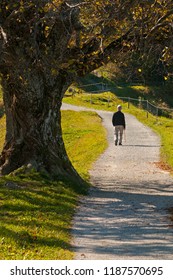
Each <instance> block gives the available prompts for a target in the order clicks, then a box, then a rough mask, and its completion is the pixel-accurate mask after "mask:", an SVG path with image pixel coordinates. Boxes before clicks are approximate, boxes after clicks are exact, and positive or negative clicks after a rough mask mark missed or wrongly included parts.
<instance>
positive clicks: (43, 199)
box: [0, 111, 107, 260]
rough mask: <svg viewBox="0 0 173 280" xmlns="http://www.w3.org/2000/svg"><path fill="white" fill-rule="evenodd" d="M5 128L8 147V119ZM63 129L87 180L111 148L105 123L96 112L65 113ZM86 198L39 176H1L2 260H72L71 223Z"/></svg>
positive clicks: (73, 158) (71, 187)
mask: <svg viewBox="0 0 173 280" xmlns="http://www.w3.org/2000/svg"><path fill="white" fill-rule="evenodd" d="M0 126H1V128H2V129H1V137H0V147H1V148H2V145H3V141H4V136H5V117H3V118H1V119H0ZM62 128H63V137H64V142H65V146H66V149H67V153H68V154H69V157H70V159H71V161H72V162H73V164H74V166H75V168H76V169H77V171H78V172H79V174H80V175H81V176H82V177H83V178H85V179H87V178H88V176H89V175H88V170H89V168H90V167H91V165H92V163H93V162H94V161H95V160H96V158H97V157H98V156H99V154H100V153H102V152H103V150H104V149H105V147H106V145H107V144H106V137H105V130H104V129H103V127H102V125H101V119H100V118H99V117H98V116H97V115H96V114H95V113H92V112H91V113H89V112H81V113H79V112H72V111H63V112H62ZM85 193H86V189H83V188H82V189H81V188H80V186H77V185H75V184H73V183H72V182H69V181H67V180H65V179H63V180H59V181H50V180H48V179H46V178H44V177H42V176H41V175H39V174H37V173H34V172H32V173H31V174H28V175H27V174H25V175H24V174H23V175H22V174H21V175H18V176H15V177H13V176H6V177H1V178H0V216H1V222H0V245H1V250H0V259H1V260H2V259H6V260H9V259H11V260H13V259H15V260H16V259H21V260H23V259H47V260H48V259H56V260H62V259H63V260H65V259H66V260H69V259H72V258H73V252H72V248H71V245H70V241H71V235H70V229H71V223H72V218H73V214H74V211H75V209H76V205H77V202H78V197H79V195H81V194H85Z"/></svg>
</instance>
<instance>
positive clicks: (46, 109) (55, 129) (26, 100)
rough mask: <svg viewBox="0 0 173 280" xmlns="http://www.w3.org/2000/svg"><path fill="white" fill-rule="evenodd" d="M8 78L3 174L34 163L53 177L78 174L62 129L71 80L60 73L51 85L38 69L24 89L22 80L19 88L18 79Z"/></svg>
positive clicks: (6, 85)
mask: <svg viewBox="0 0 173 280" xmlns="http://www.w3.org/2000/svg"><path fill="white" fill-rule="evenodd" d="M33 71H34V70H33ZM6 78H7V77H4V79H3V88H4V103H5V110H6V127H7V131H6V139H5V145H4V148H3V151H2V154H1V159H0V163H1V174H3V175H4V174H9V173H10V172H12V171H14V170H16V169H18V168H19V167H21V166H32V167H34V168H35V169H36V170H38V171H43V170H44V171H46V172H47V173H49V174H51V175H53V176H54V175H55V176H56V175H66V176H74V177H75V176H78V175H77V172H76V171H75V170H74V168H73V167H72V165H71V163H70V161H69V159H68V156H67V154H66V150H65V147H64V143H63V139H62V131H61V112H60V107H61V101H62V97H63V94H64V92H65V90H66V89H67V87H68V85H69V83H70V82H68V80H67V78H66V77H65V76H64V75H63V74H61V75H59V77H58V78H57V83H56V85H54V87H53V88H52V87H51V85H50V84H48V83H46V85H45V81H44V76H41V74H40V73H39V74H38V71H35V73H32V74H31V75H30V77H29V79H28V80H27V85H26V87H25V90H24V88H23V83H24V81H23V80H21V85H22V86H21V89H20V87H19V85H20V83H19V81H15V80H14V79H13V81H12V80H11V81H9V79H8V81H7V79H6ZM16 89H17V91H16Z"/></svg>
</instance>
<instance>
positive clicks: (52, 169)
mask: <svg viewBox="0 0 173 280" xmlns="http://www.w3.org/2000/svg"><path fill="white" fill-rule="evenodd" d="M172 14H173V4H172V1H171V0H168V1H164V0H160V1H159V0H158V1H142V0H141V1H140V0H138V1H137V0H132V1H130V0H117V1H116V0H115V1H112V0H101V1H98V0H93V1H89V0H85V1H81V0H80V1H75V0H68V1H63V0H49V1H48V0H42V1H36V0H32V1H28V0H20V1H12V0H1V2H0V72H1V79H2V86H3V91H4V104H5V110H6V123H7V124H6V126H7V133H6V139H5V145H4V148H3V151H2V155H1V160H0V165H1V173H2V174H8V173H10V172H11V171H13V170H16V169H17V168H19V167H21V166H23V165H28V164H30V165H31V166H33V167H34V168H36V169H37V170H38V171H39V170H46V171H47V172H48V173H50V174H52V175H58V174H65V175H69V176H73V177H77V176H78V175H77V173H76V171H75V170H74V169H73V167H72V165H71V163H70V161H69V159H68V157H67V154H66V151H65V148H64V144H63V139H62V131H61V114H60V108H61V103H62V98H63V95H64V93H65V91H66V90H67V88H68V87H69V86H70V84H71V83H72V82H74V81H75V80H76V78H77V77H79V76H84V75H85V74H87V73H89V72H91V71H92V70H94V69H96V68H98V67H100V66H101V65H103V64H106V63H107V62H108V61H110V59H115V58H116V59H121V57H123V55H122V54H123V53H126V54H127V53H128V54H130V55H132V54H135V53H136V52H138V53H140V57H142V55H143V54H145V55H146V56H147V54H148V53H149V50H150V47H154V46H157V48H158V46H159V47H160V48H159V51H160V53H162V52H163V50H164V49H165V47H167V48H168V49H171V48H172V19H173V16H172ZM69 121H70V120H69Z"/></svg>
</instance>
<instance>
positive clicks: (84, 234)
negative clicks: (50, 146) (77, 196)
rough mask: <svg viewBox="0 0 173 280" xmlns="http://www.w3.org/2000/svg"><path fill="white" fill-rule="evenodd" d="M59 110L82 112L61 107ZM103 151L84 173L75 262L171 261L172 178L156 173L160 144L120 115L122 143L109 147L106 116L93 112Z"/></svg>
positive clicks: (75, 233)
mask: <svg viewBox="0 0 173 280" xmlns="http://www.w3.org/2000/svg"><path fill="white" fill-rule="evenodd" d="M63 108H64V109H72V110H85V109H84V108H82V107H74V106H70V105H63ZM97 112H98V114H99V115H100V116H101V118H102V119H103V125H104V126H105V127H106V129H107V138H108V142H109V147H108V148H107V150H106V151H105V152H104V153H103V154H102V155H101V156H100V158H99V159H98V160H97V162H96V163H95V164H94V166H93V169H92V170H91V171H90V174H91V183H92V185H93V186H94V187H92V188H91V189H90V192H89V195H88V196H86V197H84V198H81V201H80V205H79V207H78V209H77V212H76V215H75V217H74V225H73V229H72V234H73V244H72V245H73V246H74V252H75V259H78V260H79V259H89V260H91V259H93V260H101V259H107V260H111V259H172V258H173V224H171V221H170V218H169V216H168V212H167V210H166V208H168V207H172V206H173V195H172V194H173V177H171V176H170V175H169V173H168V172H165V171H163V170H161V169H159V168H158V167H157V166H156V164H155V163H156V162H158V161H159V150H160V140H159V137H158V136H157V135H156V134H155V133H154V132H153V131H152V130H151V129H150V128H148V127H146V126H144V125H143V124H142V123H140V122H139V121H138V120H137V119H136V118H135V117H134V116H132V115H129V114H125V116H126V123H127V129H126V138H127V139H126V142H125V141H124V142H123V146H115V145H114V141H113V127H112V123H111V119H112V113H109V112H103V111H97Z"/></svg>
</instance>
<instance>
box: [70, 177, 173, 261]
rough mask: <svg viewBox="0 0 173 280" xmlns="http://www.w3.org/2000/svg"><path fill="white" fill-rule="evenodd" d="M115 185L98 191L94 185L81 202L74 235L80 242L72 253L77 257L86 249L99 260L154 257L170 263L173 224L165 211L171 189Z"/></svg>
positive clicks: (172, 202) (172, 199)
mask: <svg viewBox="0 0 173 280" xmlns="http://www.w3.org/2000/svg"><path fill="white" fill-rule="evenodd" d="M117 184H118V183H117V182H116V183H115V184H114V185H113V184H112V185H110V184H109V182H108V184H107V187H105V185H104V188H102V189H98V188H97V183H96V188H93V189H92V191H91V193H90V196H89V197H87V199H86V201H83V203H84V204H82V205H81V207H82V208H81V211H80V213H79V214H78V216H77V218H76V219H77V220H76V226H75V229H74V231H73V235H75V236H77V237H78V238H79V241H80V242H78V245H77V246H75V247H74V250H75V251H76V252H78V253H79V252H83V251H85V249H86V247H88V250H89V251H90V253H95V254H97V255H100V258H103V256H105V258H107V256H108V255H109V256H111V257H110V258H113V259H116V257H119V256H120V255H121V256H123V257H124V258H125V257H126V256H128V257H133V258H134V259H135V258H136V257H144V258H150V256H152V258H153V255H155V258H156V259H162V258H165V259H167V258H168V259H169V258H170V255H171V254H172V252H173V221H171V220H170V219H169V214H168V211H167V207H168V206H171V205H172V206H173V196H172V195H171V194H172V191H173V185H170V184H168V185H166V184H165V185H161V184H158V183H157V182H151V183H148V182H147V181H146V182H142V183H141V184H135V183H134V182H127V183H126V184H125V185H119V186H118V185H117ZM116 185H117V189H115V188H116ZM132 186H133V187H132ZM99 187H100V186H99ZM130 189H131V191H130ZM141 189H142V190H143V191H142V193H140V192H141ZM147 190H148V191H147Z"/></svg>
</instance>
